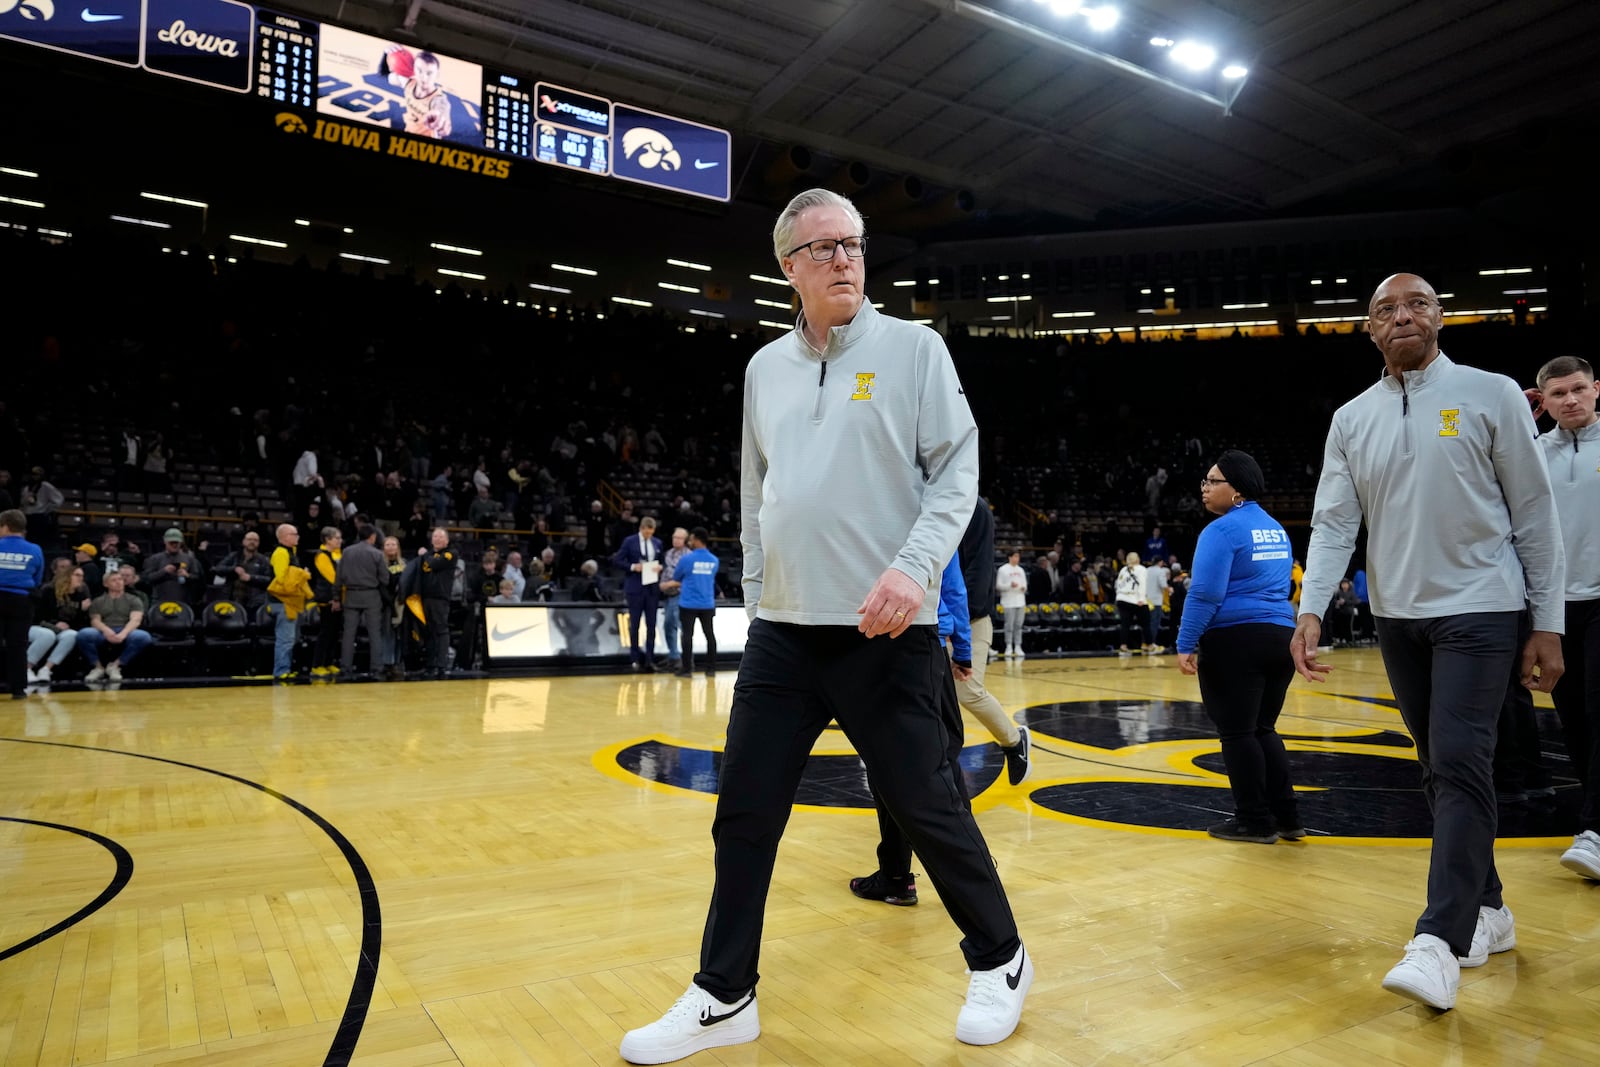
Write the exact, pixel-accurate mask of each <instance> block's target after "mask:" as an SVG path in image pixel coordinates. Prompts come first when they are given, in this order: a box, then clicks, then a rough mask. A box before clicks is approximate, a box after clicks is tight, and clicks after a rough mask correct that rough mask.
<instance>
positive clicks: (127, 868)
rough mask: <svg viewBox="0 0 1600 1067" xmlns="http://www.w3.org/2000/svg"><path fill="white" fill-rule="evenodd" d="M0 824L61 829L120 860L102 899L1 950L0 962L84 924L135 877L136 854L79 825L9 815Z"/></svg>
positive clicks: (4, 816)
mask: <svg viewBox="0 0 1600 1067" xmlns="http://www.w3.org/2000/svg"><path fill="white" fill-rule="evenodd" d="M0 822H15V823H24V824H26V825H28V826H43V827H45V828H46V829H48V830H61V831H64V832H66V833H69V834H77V835H78V836H79V837H87V838H88V839H89V840H90V841H93V842H94V843H95V844H97V845H99V846H100V847H101V848H103V849H105V850H106V851H107V852H109V853H111V858H112V859H114V860H116V861H117V870H116V873H115V874H113V875H112V876H111V881H110V882H108V883H106V887H105V888H104V889H102V890H100V895H99V896H97V897H95V898H94V899H93V900H91V901H89V903H87V904H85V905H84V906H83V907H81V908H79V909H78V910H77V911H75V912H73V913H72V914H71V915H69V916H67V917H66V918H65V919H62V920H61V921H60V922H58V923H56V924H55V925H54V926H52V927H50V928H49V929H48V930H41V931H40V932H39V933H37V934H34V935H33V936H32V937H30V938H28V939H27V940H26V941H19V942H17V943H16V944H15V945H12V946H11V947H10V948H8V949H5V950H3V951H0V960H8V959H10V958H11V957H12V956H15V955H16V954H17V953H19V952H26V951H27V950H28V949H30V948H32V947H33V946H34V945H37V944H40V943H41V942H44V941H48V940H50V939H51V938H52V937H54V936H56V935H57V934H59V933H61V931H63V930H65V929H67V928H68V927H69V926H74V925H76V924H78V923H81V922H82V921H83V920H85V919H87V918H88V917H89V916H91V915H93V914H94V913H95V912H97V911H99V910H100V909H101V908H103V907H105V906H106V905H107V904H109V903H110V902H111V898H112V897H114V896H116V895H117V894H118V893H120V892H122V887H123V886H125V885H127V884H128V882H129V880H130V879H132V878H133V855H132V854H131V853H130V852H129V851H128V850H127V849H125V848H123V847H122V846H121V845H119V844H117V843H116V842H115V841H113V840H111V838H109V837H102V836H100V835H99V834H97V833H95V832H94V831H93V830H85V829H82V828H81V827H77V826H62V825H61V824H60V823H57V822H41V821H40V820H38V819H17V818H13V817H11V816H9V815H0Z"/></svg>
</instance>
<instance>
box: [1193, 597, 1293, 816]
mask: <svg viewBox="0 0 1600 1067" xmlns="http://www.w3.org/2000/svg"><path fill="white" fill-rule="evenodd" d="M1293 636H1294V630H1293V629H1292V628H1290V627H1288V626H1276V625H1273V624H1271V623H1248V624H1246V625H1243V626H1224V627H1222V628H1221V629H1218V630H1207V631H1206V633H1205V635H1204V636H1202V637H1201V638H1200V664H1199V665H1200V699H1201V700H1203V701H1204V702H1205V706H1206V714H1207V715H1209V716H1210V717H1211V721H1212V722H1213V723H1214V724H1216V727H1217V735H1218V736H1219V737H1221V738H1222V762H1223V764H1224V765H1225V766H1226V767H1227V768H1228V784H1229V785H1230V786H1232V787H1233V810H1234V815H1235V817H1236V818H1237V819H1238V820H1239V822H1240V823H1242V824H1243V825H1245V826H1247V827H1250V828H1252V829H1261V830H1270V829H1273V828H1275V827H1281V826H1294V827H1298V826H1299V825H1300V810H1299V805H1298V803H1296V801H1295V796H1294V783H1293V782H1291V781H1290V779H1289V754H1288V753H1287V752H1285V751H1284V748H1283V738H1281V737H1279V736H1278V715H1279V714H1280V713H1281V712H1282V711H1283V695H1284V694H1285V693H1286V692H1288V690H1289V682H1290V680H1291V679H1293V678H1294V659H1293V658H1292V657H1291V656H1290V655H1289V638H1291V637H1293Z"/></svg>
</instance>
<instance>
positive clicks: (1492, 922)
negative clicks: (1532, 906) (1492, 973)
mask: <svg viewBox="0 0 1600 1067" xmlns="http://www.w3.org/2000/svg"><path fill="white" fill-rule="evenodd" d="M1516 947H1517V925H1516V920H1515V919H1513V918H1512V917H1511V909H1510V908H1508V907H1506V906H1505V905H1501V906H1500V907H1498V908H1479V909H1478V925H1477V928H1476V929H1474V930H1473V931H1472V948H1470V949H1469V950H1468V951H1467V954H1466V955H1465V956H1462V957H1461V966H1463V967H1482V966H1483V965H1484V964H1485V963H1488V962H1489V957H1490V956H1491V955H1493V954H1494V953H1496V952H1509V951H1510V950H1511V949H1514V948H1516Z"/></svg>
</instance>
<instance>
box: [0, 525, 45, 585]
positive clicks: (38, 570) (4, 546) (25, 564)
mask: <svg viewBox="0 0 1600 1067" xmlns="http://www.w3.org/2000/svg"><path fill="white" fill-rule="evenodd" d="M43 582H44V552H43V551H42V550H41V549H40V548H39V546H38V545H36V544H34V543H33V542H32V541H30V540H28V539H27V538H26V537H22V536H20V535H18V534H10V535H7V536H5V537H0V593H22V594H25V595H26V594H32V592H33V591H34V590H35V589H37V588H39V586H40V584H41V583H43Z"/></svg>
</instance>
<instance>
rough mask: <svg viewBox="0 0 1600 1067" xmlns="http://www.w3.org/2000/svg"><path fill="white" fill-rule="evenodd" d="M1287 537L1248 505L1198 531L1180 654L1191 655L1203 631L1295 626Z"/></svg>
mask: <svg viewBox="0 0 1600 1067" xmlns="http://www.w3.org/2000/svg"><path fill="white" fill-rule="evenodd" d="M1293 554H1294V553H1293V550H1292V549H1291V548H1290V547H1289V535H1288V534H1287V533H1285V532H1284V529H1283V527H1282V526H1280V525H1279V524H1278V521H1277V520H1276V519H1274V518H1273V517H1272V516H1271V515H1268V514H1267V513H1266V512H1265V511H1262V510H1261V505H1260V504H1257V503H1256V502H1255V501H1253V500H1252V501H1249V502H1247V503H1245V504H1244V505H1242V506H1240V507H1237V508H1234V509H1232V510H1231V511H1229V512H1228V513H1227V514H1226V515H1220V516H1218V517H1217V519H1216V521H1214V522H1213V523H1212V524H1211V525H1210V526H1207V527H1206V528H1205V529H1204V530H1202V531H1201V532H1200V540H1199V543H1197V544H1196V545H1195V549H1194V567H1193V568H1192V569H1191V570H1190V572H1189V595H1188V597H1187V598H1186V599H1185V600H1184V602H1183V624H1182V625H1181V626H1179V628H1178V651H1179V652H1185V653H1187V652H1193V651H1195V650H1196V649H1197V648H1199V646H1200V635H1201V634H1203V633H1205V632H1206V631H1207V630H1214V629H1220V628H1222V627H1224V626H1242V625H1244V624H1246V623H1256V622H1264V623H1274V624H1276V625H1279V626H1287V627H1289V628H1291V629H1293V627H1294V607H1293V606H1292V605H1291V604H1290V603H1289V575H1290V572H1291V571H1292V570H1293V568H1294V560H1293V558H1292V557H1293Z"/></svg>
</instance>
